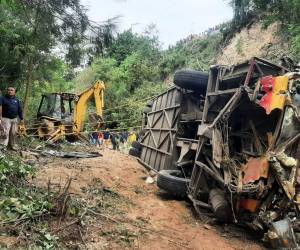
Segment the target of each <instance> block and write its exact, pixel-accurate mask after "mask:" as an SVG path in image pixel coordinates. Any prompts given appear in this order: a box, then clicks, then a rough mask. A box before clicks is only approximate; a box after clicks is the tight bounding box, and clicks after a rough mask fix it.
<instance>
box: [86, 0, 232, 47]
mask: <svg viewBox="0 0 300 250" xmlns="http://www.w3.org/2000/svg"><path fill="white" fill-rule="evenodd" d="M81 2H82V4H83V5H85V6H86V7H87V8H88V10H89V11H88V14H89V17H90V19H91V20H93V21H96V22H101V21H105V20H107V19H108V18H112V17H115V16H121V18H120V20H119V31H122V30H125V29H128V28H131V27H132V28H133V30H134V31H135V32H143V30H145V27H147V26H148V25H149V24H155V25H156V27H157V29H158V35H159V39H160V41H161V42H162V44H163V47H165V48H166V47H167V46H168V45H172V44H175V43H176V41H178V40H180V39H181V38H185V37H187V36H188V35H190V34H199V33H201V32H203V31H205V30H206V29H208V28H210V27H213V26H215V25H217V24H219V23H221V22H224V21H228V20H230V19H231V17H232V10H231V8H230V6H229V5H228V2H229V0H81Z"/></svg>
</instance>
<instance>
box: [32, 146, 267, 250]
mask: <svg viewBox="0 0 300 250" xmlns="http://www.w3.org/2000/svg"><path fill="white" fill-rule="evenodd" d="M147 176H148V173H147V172H146V171H145V170H144V169H143V167H142V166H141V165H140V164H138V162H137V161H136V160H135V159H134V158H132V157H131V156H127V155H124V154H121V153H119V152H114V151H112V150H105V151H104V152H103V157H99V158H93V159H80V160H62V159H51V160H49V162H48V163H47V164H45V165H44V166H42V167H41V170H40V171H39V174H38V176H37V179H36V183H38V184H39V185H45V183H47V182H48V180H49V179H50V180H51V182H52V183H63V182H64V181H65V180H66V179H67V178H69V177H72V178H73V181H72V184H71V189H70V191H71V192H72V193H73V196H74V197H77V198H78V199H83V200H86V202H87V204H88V203H89V204H94V205H93V206H98V207H99V206H101V209H102V210H101V211H102V214H98V215H100V217H98V219H96V220H95V219H94V220H92V219H90V220H89V221H88V222H87V223H86V225H85V228H86V229H85V231H83V235H82V236H81V238H82V239H81V240H82V241H83V242H84V244H82V245H81V246H82V248H85V249H216V250H217V249H218V250H219V249H248V250H249V249H253V250H254V249H262V247H261V246H260V245H257V244H255V243H254V241H253V240H251V239H249V237H250V236H249V235H248V234H247V233H246V232H244V231H243V230H241V229H237V228H234V227H233V226H229V225H222V226H221V225H217V224H216V223H215V222H213V221H212V219H208V217H204V219H203V220H201V219H199V217H197V216H196V215H194V214H193V209H192V206H191V204H190V203H189V202H188V201H186V200H175V199H174V198H173V197H169V196H167V195H166V194H164V193H163V192H161V191H159V190H158V188H157V187H156V185H155V184H146V182H145V178H146V177H147ZM100 186H101V190H102V191H103V190H105V192H106V193H107V192H108V194H109V195H107V194H105V195H103V194H102V196H101V197H100V196H99V194H100V193H99V190H100V189H99V188H98V187H100ZM104 187H105V188H104ZM97 190H98V191H97ZM97 204H98V205H97ZM105 209H106V210H107V214H106V215H104V214H103V213H105V211H106V210H105ZM68 240H69V241H70V239H68ZM72 240H73V241H76V239H72ZM77 240H78V239H77ZM66 241H67V240H66ZM68 244H69V245H70V244H71V243H70V242H65V245H66V246H68ZM79 248H81V247H79Z"/></svg>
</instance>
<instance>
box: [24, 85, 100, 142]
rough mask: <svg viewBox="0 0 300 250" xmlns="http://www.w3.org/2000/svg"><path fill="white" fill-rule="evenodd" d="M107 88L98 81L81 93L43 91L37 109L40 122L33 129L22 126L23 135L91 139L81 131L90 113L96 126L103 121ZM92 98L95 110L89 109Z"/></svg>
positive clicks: (55, 138) (49, 140) (49, 138)
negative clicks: (47, 92)
mask: <svg viewBox="0 0 300 250" xmlns="http://www.w3.org/2000/svg"><path fill="white" fill-rule="evenodd" d="M104 90H105V85H104V82H102V81H96V82H95V83H94V84H93V85H92V86H91V87H89V88H87V89H86V90H85V91H83V92H82V93H81V94H78V95H77V94H71V93H49V94H43V95H42V99H41V102H40V105H39V109H38V112H37V123H36V124H33V125H32V128H30V129H26V128H24V127H23V128H22V127H21V128H20V131H21V134H26V133H27V134H28V133H30V134H32V133H36V134H37V135H38V136H39V138H40V139H44V140H47V141H48V142H56V141H58V140H60V139H63V138H67V139H69V140H78V139H79V140H83V141H86V140H87V138H86V137H85V136H84V135H83V134H82V133H81V132H82V131H83V129H84V122H85V120H86V118H87V116H88V119H89V125H90V127H92V128H99V126H100V125H101V123H102V122H103V108H104ZM92 99H94V102H95V112H92V111H90V110H88V103H89V101H91V100H92ZM24 131H25V132H24Z"/></svg>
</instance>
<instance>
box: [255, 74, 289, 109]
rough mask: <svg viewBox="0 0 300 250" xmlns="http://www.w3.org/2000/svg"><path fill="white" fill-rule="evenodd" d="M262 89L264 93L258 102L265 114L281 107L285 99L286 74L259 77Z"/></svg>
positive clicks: (287, 80) (287, 78) (287, 81)
mask: <svg viewBox="0 0 300 250" xmlns="http://www.w3.org/2000/svg"><path fill="white" fill-rule="evenodd" d="M260 83H261V86H262V90H263V91H264V92H266V94H265V95H264V96H263V97H262V99H261V100H260V102H259V104H260V106H262V107H263V108H264V109H265V110H266V113H267V114H270V113H271V111H272V110H274V109H283V108H284V104H285V100H286V91H287V88H288V83H289V77H288V76H277V77H273V76H265V77H262V78H261V79H260Z"/></svg>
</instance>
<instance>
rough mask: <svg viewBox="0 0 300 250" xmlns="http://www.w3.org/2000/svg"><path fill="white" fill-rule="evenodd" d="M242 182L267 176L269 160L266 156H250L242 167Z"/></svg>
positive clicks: (245, 182)
mask: <svg viewBox="0 0 300 250" xmlns="http://www.w3.org/2000/svg"><path fill="white" fill-rule="evenodd" d="M242 171H243V179H242V183H243V184H248V183H251V182H255V181H257V180H259V179H260V178H268V173H269V162H268V160H267V158H266V157H263V158H250V159H249V161H248V162H247V163H246V164H245V165H244V166H243V167H242Z"/></svg>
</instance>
